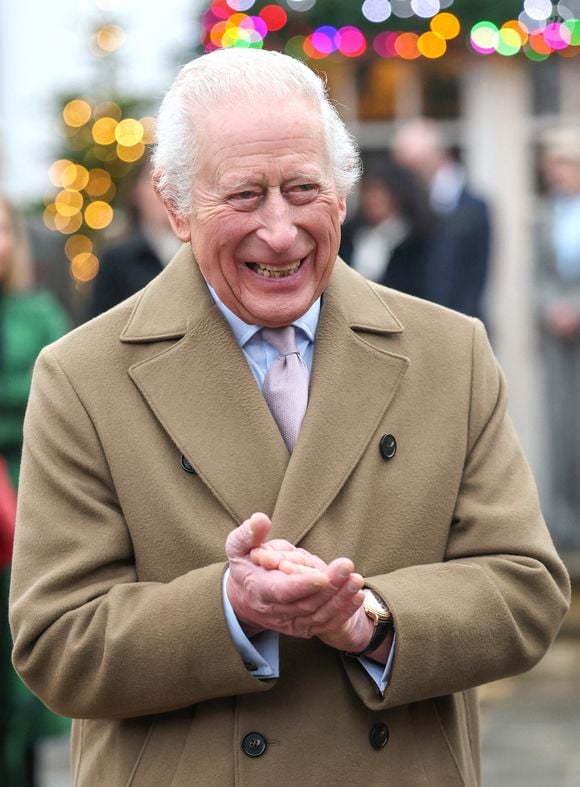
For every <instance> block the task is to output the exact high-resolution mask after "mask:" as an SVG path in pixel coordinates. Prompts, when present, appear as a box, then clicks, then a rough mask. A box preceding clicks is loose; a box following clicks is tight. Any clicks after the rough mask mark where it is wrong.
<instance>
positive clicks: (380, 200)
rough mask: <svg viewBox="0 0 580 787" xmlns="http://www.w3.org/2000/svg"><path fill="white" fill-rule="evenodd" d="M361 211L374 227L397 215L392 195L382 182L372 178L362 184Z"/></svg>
mask: <svg viewBox="0 0 580 787" xmlns="http://www.w3.org/2000/svg"><path fill="white" fill-rule="evenodd" d="M360 209H361V213H362V214H363V216H364V218H365V220H366V221H368V223H369V224H370V225H371V226H372V227H374V226H376V225H377V224H380V223H381V222H382V221H384V220H385V219H388V218H389V217H390V216H393V215H395V214H396V213H397V208H396V205H395V200H394V199H393V196H392V194H391V193H390V192H389V191H388V190H387V189H386V188H385V187H384V186H383V184H382V183H381V182H380V181H378V180H373V179H372V177H371V178H366V179H365V180H364V181H363V182H362V183H361V188H360Z"/></svg>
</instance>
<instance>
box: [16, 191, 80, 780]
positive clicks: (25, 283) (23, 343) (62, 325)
mask: <svg viewBox="0 0 580 787" xmlns="http://www.w3.org/2000/svg"><path fill="white" fill-rule="evenodd" d="M31 286H32V265H31V262H30V255H29V251H28V245H27V242H26V238H25V236H24V231H23V229H22V224H21V222H20V220H19V218H17V216H16V214H15V213H14V210H13V209H12V207H11V205H10V204H9V203H8V202H7V200H6V199H4V198H3V197H2V196H0V455H2V457H3V458H4V459H5V461H6V464H7V466H8V471H9V474H10V478H11V481H12V484H13V486H14V488H16V487H17V485H18V473H19V465H20V454H21V450H22V423H23V420H24V411H25V408H26V402H27V400H28V392H29V389H30V380H31V375H32V367H33V365H34V361H35V360H36V356H37V355H38V353H39V352H40V350H41V349H42V347H44V345H45V344H49V343H50V342H53V341H55V339H58V338H59V337H60V336H62V335H63V334H64V333H66V331H67V330H68V327H69V324H68V319H67V317H66V316H65V313H64V311H63V310H62V308H61V307H60V306H59V305H58V304H57V302H56V301H55V300H54V299H53V297H52V296H51V295H49V294H48V293H46V292H39V291H34V290H32V289H31ZM7 607H8V569H4V570H3V571H2V573H1V575H0V785H2V787H32V785H34V784H35V776H34V770H35V768H34V755H35V744H36V743H37V741H38V740H39V739H40V738H43V737H45V736H55V735H58V734H62V733H64V732H66V731H68V728H69V722H68V720H66V719H62V718H60V717H58V716H55V715H54V714H52V713H51V712H50V711H48V710H47V709H46V708H45V707H44V705H42V704H41V703H40V702H39V701H38V700H37V699H36V698H35V697H33V695H32V694H30V692H29V691H28V689H26V687H25V686H24V684H23V683H21V681H20V679H19V678H18V677H17V675H16V673H15V672H14V670H13V669H12V664H11V660H10V651H11V647H12V641H11V637H10V632H9V629H8V611H7Z"/></svg>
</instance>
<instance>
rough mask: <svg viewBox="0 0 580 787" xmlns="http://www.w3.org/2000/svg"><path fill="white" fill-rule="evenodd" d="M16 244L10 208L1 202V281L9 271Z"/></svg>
mask: <svg viewBox="0 0 580 787" xmlns="http://www.w3.org/2000/svg"><path fill="white" fill-rule="evenodd" d="M13 246H14V229H13V227H12V220H11V218H10V214H9V213H8V209H7V208H6V206H5V205H3V204H2V202H0V281H2V280H3V279H4V278H5V277H6V275H7V273H8V265H9V263H10V258H11V256H12V249H13Z"/></svg>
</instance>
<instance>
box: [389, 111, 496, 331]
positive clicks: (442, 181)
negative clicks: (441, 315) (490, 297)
mask: <svg viewBox="0 0 580 787" xmlns="http://www.w3.org/2000/svg"><path fill="white" fill-rule="evenodd" d="M392 153H393V157H394V158H395V160H396V161H398V162H399V163H400V164H402V165H403V166H406V167H408V168H409V169H411V170H412V171H413V172H415V173H416V175H417V176H418V177H419V178H421V180H422V181H423V182H424V184H425V185H426V187H427V188H428V190H429V203H430V205H431V209H432V210H433V212H434V214H435V215H436V217H437V221H436V224H435V228H434V231H433V233H432V235H431V238H430V241H429V254H428V258H427V262H426V285H425V286H426V289H425V293H424V297H426V298H427V299H428V300H430V301H434V302H435V303H440V304H442V305H443V306H448V307H449V308H451V309H456V310H457V311H460V312H463V313H464V314H468V315H470V316H472V317H479V318H480V319H483V317H484V309H483V297H484V292H485V285H486V281H487V275H488V268H489V256H490V245H491V237H490V220H489V211H488V207H487V205H486V203H485V202H484V201H483V199H481V197H479V196H477V195H475V194H473V193H472V192H471V191H470V190H469V188H468V187H467V184H466V177H465V171H464V169H463V167H462V166H461V165H460V164H459V163H458V161H456V160H455V159H454V157H453V156H452V155H451V152H450V151H449V148H448V146H447V144H446V142H445V140H444V139H443V137H442V135H441V133H440V131H439V130H438V128H437V126H436V125H435V124H434V123H432V122H430V121H428V120H424V119H417V120H413V121H411V122H409V123H406V124H404V125H402V126H400V127H399V128H398V130H397V131H396V133H395V135H394V139H393V145H392Z"/></svg>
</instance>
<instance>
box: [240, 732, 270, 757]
mask: <svg viewBox="0 0 580 787" xmlns="http://www.w3.org/2000/svg"><path fill="white" fill-rule="evenodd" d="M267 746H268V744H267V742H266V738H265V737H264V736H263V735H262V733H261V732H249V733H248V734H247V735H244V738H243V740H242V751H243V752H244V754H247V755H248V757H261V756H262V754H264V752H265V751H266V748H267Z"/></svg>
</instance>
